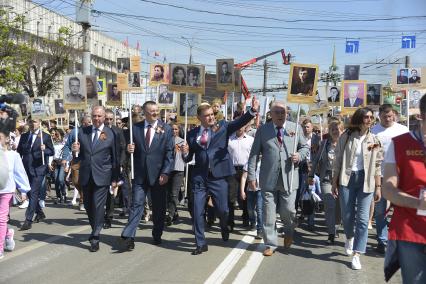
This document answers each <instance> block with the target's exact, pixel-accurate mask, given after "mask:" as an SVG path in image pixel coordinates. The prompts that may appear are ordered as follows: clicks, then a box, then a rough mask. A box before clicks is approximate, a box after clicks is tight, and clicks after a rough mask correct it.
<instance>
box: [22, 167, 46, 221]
mask: <svg viewBox="0 0 426 284" xmlns="http://www.w3.org/2000/svg"><path fill="white" fill-rule="evenodd" d="M28 179H29V182H30V186H31V190H30V191H29V192H28V199H29V201H28V207H27V211H25V220H26V221H28V222H32V220H33V217H34V213H35V214H38V213H40V212H42V211H43V210H42V209H41V207H40V204H39V202H38V199H39V195H40V190H41V186H42V183H43V179H44V176H32V175H28Z"/></svg>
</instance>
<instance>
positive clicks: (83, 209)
mask: <svg viewBox="0 0 426 284" xmlns="http://www.w3.org/2000/svg"><path fill="white" fill-rule="evenodd" d="M79 209H80V211H86V209H85V208H84V204H83V203H81V204H80V208H79Z"/></svg>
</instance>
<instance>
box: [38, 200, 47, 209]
mask: <svg viewBox="0 0 426 284" xmlns="http://www.w3.org/2000/svg"><path fill="white" fill-rule="evenodd" d="M38 204H39V205H40V207H41V208H44V207H46V203H45V202H44V200H39V202H38Z"/></svg>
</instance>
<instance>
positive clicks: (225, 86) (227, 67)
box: [216, 58, 235, 92]
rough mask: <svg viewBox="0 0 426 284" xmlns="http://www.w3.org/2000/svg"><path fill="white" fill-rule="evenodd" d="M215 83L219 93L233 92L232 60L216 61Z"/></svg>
mask: <svg viewBox="0 0 426 284" xmlns="http://www.w3.org/2000/svg"><path fill="white" fill-rule="evenodd" d="M216 83H217V90H219V91H228V92H233V91H234V90H235V78H234V59H231V58H229V59H216Z"/></svg>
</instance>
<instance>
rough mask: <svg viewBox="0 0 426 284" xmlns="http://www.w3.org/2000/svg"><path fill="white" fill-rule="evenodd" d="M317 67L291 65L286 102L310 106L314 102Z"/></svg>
mask: <svg viewBox="0 0 426 284" xmlns="http://www.w3.org/2000/svg"><path fill="white" fill-rule="evenodd" d="M317 81H318V65H313V64H298V63H292V64H291V66H290V77H289V83H288V95H287V101H288V102H291V103H300V104H312V103H314V102H315V95H316V91H317Z"/></svg>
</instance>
